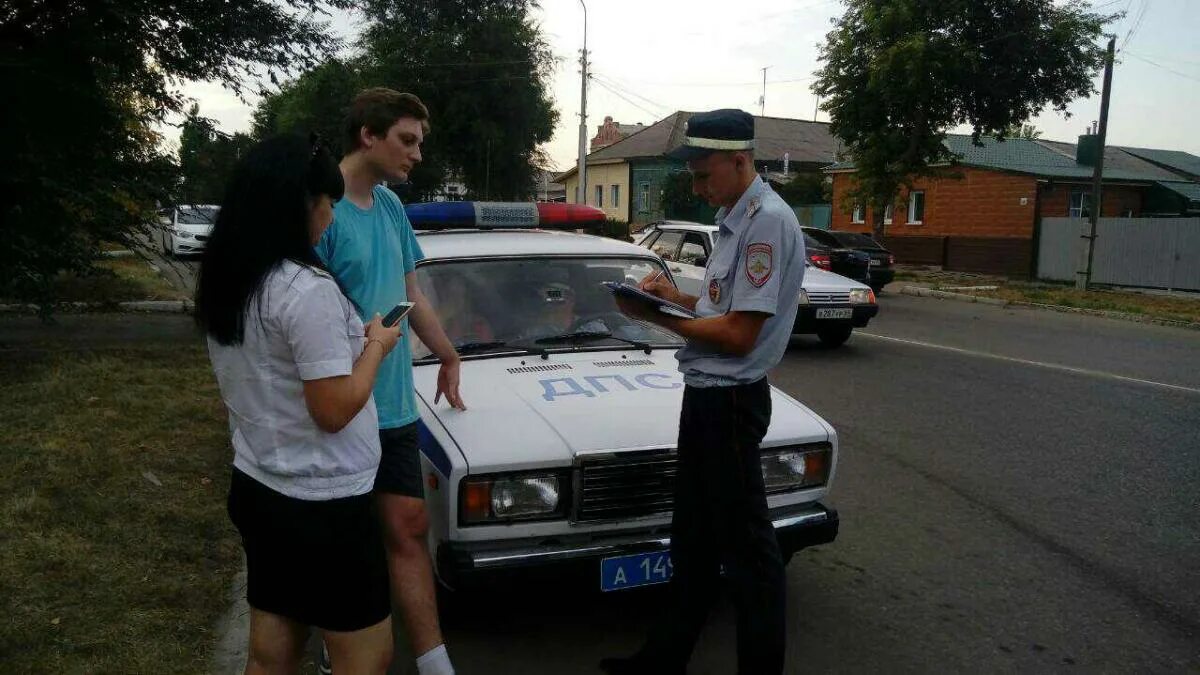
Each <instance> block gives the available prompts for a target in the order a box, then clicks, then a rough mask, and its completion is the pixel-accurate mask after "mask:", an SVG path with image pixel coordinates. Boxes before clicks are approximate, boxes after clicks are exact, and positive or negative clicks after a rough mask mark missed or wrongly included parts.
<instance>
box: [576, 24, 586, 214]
mask: <svg viewBox="0 0 1200 675" xmlns="http://www.w3.org/2000/svg"><path fill="white" fill-rule="evenodd" d="M579 4H580V5H581V6H582V7H583V51H582V52H580V54H579V72H580V73H581V74H582V75H583V77H582V78H581V79H580V86H579V90H580V91H579V200H578V201H579V203H580V204H586V203H587V85H588V48H587V5H586V4H584V2H583V0H579Z"/></svg>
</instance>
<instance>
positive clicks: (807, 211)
mask: <svg viewBox="0 0 1200 675" xmlns="http://www.w3.org/2000/svg"><path fill="white" fill-rule="evenodd" d="M792 210H793V211H795V212H796V220H799V221H800V224H801V225H803V226H805V227H817V228H820V229H822V230H828V229H829V224H830V222H831V221H832V220H833V207H832V206H830V205H829V204H804V205H801V206H793V207H792Z"/></svg>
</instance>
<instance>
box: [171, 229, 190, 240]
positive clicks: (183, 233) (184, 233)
mask: <svg viewBox="0 0 1200 675" xmlns="http://www.w3.org/2000/svg"><path fill="white" fill-rule="evenodd" d="M175 236H176V237H179V238H180V239H191V238H192V236H193V235H192V233H191V232H188V231H186V230H175Z"/></svg>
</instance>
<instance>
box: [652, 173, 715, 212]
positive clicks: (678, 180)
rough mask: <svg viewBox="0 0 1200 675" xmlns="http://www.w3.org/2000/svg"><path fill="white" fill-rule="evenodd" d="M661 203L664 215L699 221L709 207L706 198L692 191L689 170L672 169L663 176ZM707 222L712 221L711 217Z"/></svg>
mask: <svg viewBox="0 0 1200 675" xmlns="http://www.w3.org/2000/svg"><path fill="white" fill-rule="evenodd" d="M660 203H661V204H662V209H663V216H664V217H666V218H678V219H680V220H694V221H697V222H700V219H701V218H702V215H701V214H702V213H703V212H704V210H705V209H706V208H707V207H708V204H706V203H705V202H704V200H702V199H700V198H699V197H697V196H696V193H694V192H692V174H690V173H688V172H687V171H672V172H671V173H668V174H667V175H666V177H665V178H663V181H662V198H661V201H660ZM706 222H711V219H709V220H708V221H706Z"/></svg>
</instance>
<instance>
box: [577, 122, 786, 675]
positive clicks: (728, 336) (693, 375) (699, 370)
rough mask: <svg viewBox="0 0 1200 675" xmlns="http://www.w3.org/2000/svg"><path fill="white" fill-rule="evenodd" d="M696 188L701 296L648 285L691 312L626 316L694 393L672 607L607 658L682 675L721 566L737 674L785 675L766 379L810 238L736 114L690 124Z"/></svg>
mask: <svg viewBox="0 0 1200 675" xmlns="http://www.w3.org/2000/svg"><path fill="white" fill-rule="evenodd" d="M669 155H670V156H671V157H673V158H676V159H683V160H686V161H687V164H688V170H689V171H690V172H691V174H692V191H693V192H695V193H696V195H698V196H700V197H702V198H703V199H705V200H707V201H708V203H709V204H710V205H712V206H719V207H720V210H719V211H717V224H718V225H719V226H720V233H719V235H718V239H717V244H716V250H714V251H713V253H712V255H711V257H710V258H709V260H708V265H707V267H706V269H705V274H704V284H703V286H702V287H701V296H700V297H698V298H696V297H692V296H689V295H686V294H683V293H680V292H679V291H678V290H677V289H676V288H675V287H674V286H672V285H671V284H670V283H668V282H667V281H666V280H663V279H661V278H657V279H656V278H655V277H654V275H650V276H647V277H646V279H644V280H643V281H642V288H643V290H646V291H648V292H650V293H653V294H654V295H657V296H659V297H662V298H665V299H668V300H671V301H673V302H677V303H679V304H681V305H684V306H686V307H689V308H694V309H695V311H696V313H697V314H698V315H699V317H700V318H697V319H677V318H674V317H671V316H667V315H665V314H662V313H660V312H657V311H654V310H653V309H649V308H648V307H647V306H646V305H645V304H644V303H639V302H638V301H637V300H633V299H619V300H618V302H619V304H620V306H621V309H622V311H623V312H625V313H626V314H628V315H630V316H633V317H635V318H639V319H643V320H647V321H652V322H654V323H657V324H659V325H661V326H663V327H665V328H668V329H669V330H672V331H674V332H675V333H678V334H679V335H681V336H683V338H684V339H685V340H686V341H687V344H686V346H684V348H683V349H680V350H679V352H678V354H677V356H676V358H677V359H678V360H679V369H680V371H681V372H682V373H683V379H684V383H685V384H686V387H685V388H684V393H683V409H682V411H681V413H680V418H679V449H678V453H679V465H678V471H677V474H676V476H677V484H676V490H675V511H674V514H673V518H672V522H671V557H672V562H673V564H674V575H673V577H672V579H671V590H670V596H671V600H670V602H671V604H672V606H670V607H668V608H667V611H666V612H665V613H664V616H663V618H662V620H661V622H660V623H659V624H657V627H656V628H655V630H653V631H652V632H651V635H650V638H649V640H647V642H646V644H645V646H644V647H643V648H642V649H641V650H640V651H639V652H637V653H636V654H635V655H634V656H632V657H628V658H617V659H605V660H603V661H601V664H600V665H601V667H602V668H603V669H604V670H606V671H607V672H609V673H613V674H626V673H656V674H658V673H683V672H685V669H686V667H687V662H688V660H689V658H690V657H691V653H692V648H693V646H694V645H695V642H696V639H697V637H698V636H699V634H700V630H701V628H702V627H703V625H704V622H705V619H706V616H707V614H708V610H709V607H710V606H711V604H712V601H713V599H714V596H715V594H716V592H717V587H718V583H719V581H720V570H721V568H722V566H723V567H724V570H725V574H726V576H727V577H728V579H729V581H730V584H731V588H732V591H733V595H734V599H735V604H736V608H737V615H738V623H737V659H738V672H739V673H741V674H742V675H764V674H771V673H781V672H782V671H783V655H784V641H785V629H784V615H785V580H784V571H783V559H782V557H781V554H780V551H779V544H778V542H777V541H776V539H775V530H774V528H773V527H772V524H771V518H770V516H769V514H768V512H767V500H766V494H765V490H764V487H763V477H762V469H761V465H760V463H759V443H760V442H761V441H762V438H763V436H764V434H765V433H766V431H767V425H768V424H769V422H770V419H771V392H770V387H769V385H768V384H767V379H766V375H767V371H768V370H769V369H771V368H772V367H774V366H775V365H776V364H778V363H779V360H780V359H781V358H782V357H783V353H784V351H785V350H786V349H787V344H788V339H789V338H790V337H791V333H792V324H793V322H794V321H795V319H796V309H797V300H798V298H799V294H800V286H801V282H802V280H803V278H804V240H803V237H802V236H801V234H800V225H799V223H798V222H797V221H796V215H795V213H793V212H792V209H791V208H790V207H789V206H788V205H787V204H785V203H784V201H783V199H782V198H780V197H779V196H778V195H776V194H775V192H774V191H772V190H771V188H770V187H768V186H767V185H766V184H765V183H764V182H763V180H762V179H761V178H760V177H759V176H758V175H757V173H756V171H755V169H754V117H753V116H751V115H750V114H748V113H746V112H743V111H741V110H715V111H712V112H708V113H700V114H696V115H694V116H692V118H691V120H690V121H689V123H688V127H687V134H686V137H685V138H684V140H683V144H682V145H681V146H680V147H679V148H676V149H675V150H673V151H672V152H671V153H669Z"/></svg>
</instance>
